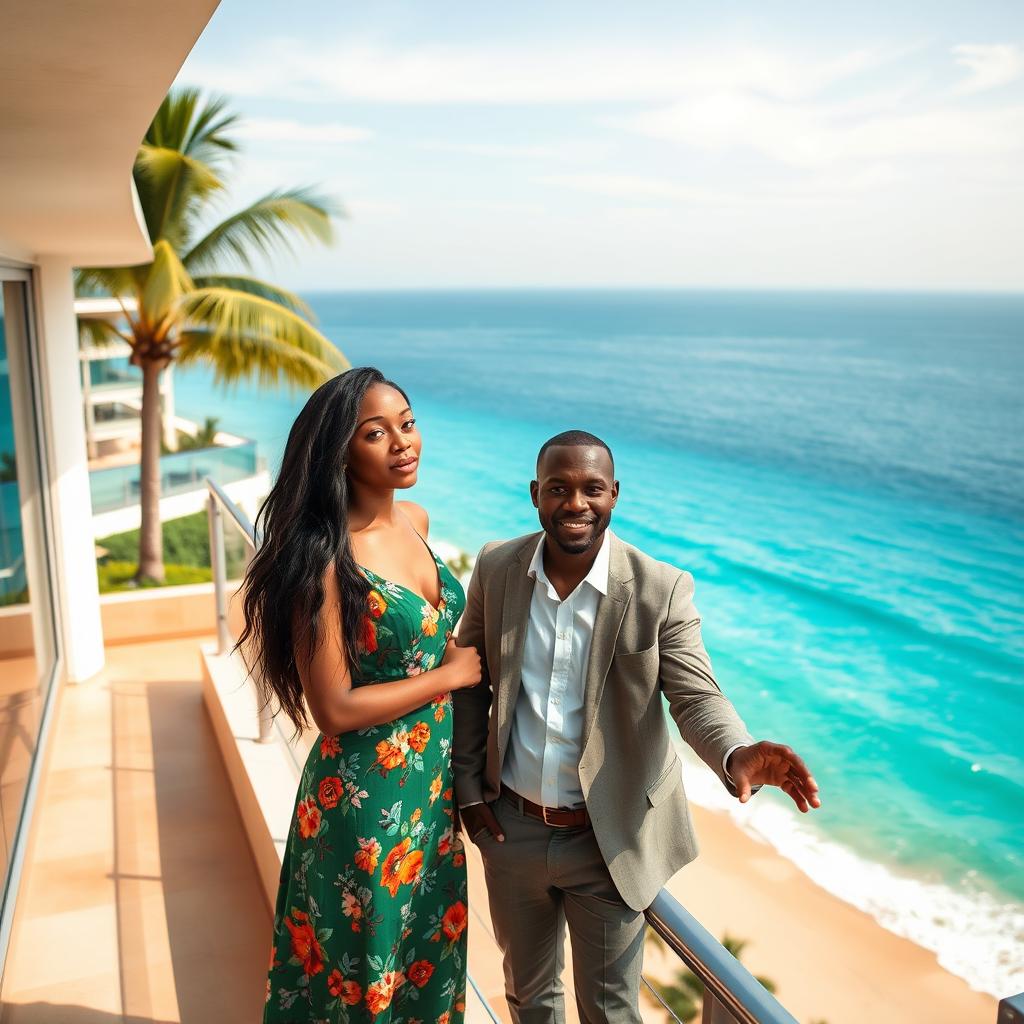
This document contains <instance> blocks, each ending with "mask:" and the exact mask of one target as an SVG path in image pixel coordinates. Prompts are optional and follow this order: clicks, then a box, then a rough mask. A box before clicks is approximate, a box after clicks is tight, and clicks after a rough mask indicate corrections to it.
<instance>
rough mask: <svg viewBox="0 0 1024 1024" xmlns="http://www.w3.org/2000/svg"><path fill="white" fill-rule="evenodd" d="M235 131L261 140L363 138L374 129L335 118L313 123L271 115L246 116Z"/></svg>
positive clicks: (312, 140) (346, 140) (242, 136)
mask: <svg viewBox="0 0 1024 1024" xmlns="http://www.w3.org/2000/svg"><path fill="white" fill-rule="evenodd" d="M235 131H236V134H238V135H239V136H240V137H241V138H245V139H257V140H259V141H260V142H302V143H310V142H312V143H317V142H321V143H336V142H363V141H364V140H366V139H370V138H372V137H373V133H372V132H370V131H367V129H365V128H356V127H353V126H352V125H347V124H339V123H338V122H336V121H331V122H320V123H312V122H306V121H293V120H287V119H284V118H268V117H250V118H246V119H245V120H243V121H241V122H240V123H239V125H238V127H237V129H235Z"/></svg>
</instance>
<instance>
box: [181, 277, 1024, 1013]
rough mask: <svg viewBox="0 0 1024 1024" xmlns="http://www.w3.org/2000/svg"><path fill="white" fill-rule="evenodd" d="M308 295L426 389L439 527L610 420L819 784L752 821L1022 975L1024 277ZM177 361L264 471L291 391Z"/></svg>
mask: <svg viewBox="0 0 1024 1024" xmlns="http://www.w3.org/2000/svg"><path fill="white" fill-rule="evenodd" d="M307 298H309V299H310V301H311V303H312V305H313V307H314V309H315V310H316V312H317V314H318V316H319V318H320V326H321V328H322V329H323V330H324V332H325V333H326V334H327V335H328V336H329V337H330V338H332V339H333V340H334V341H335V342H336V343H337V344H338V345H339V346H340V347H341V348H342V350H343V351H344V352H345V353H346V354H347V355H348V356H349V358H350V359H351V360H352V362H353V363H355V364H366V363H371V364H374V365H377V366H379V367H380V368H381V369H382V370H384V371H385V373H387V374H389V375H391V376H393V377H394V379H396V380H397V381H399V382H400V383H401V384H402V385H403V386H404V387H405V388H406V390H407V391H408V392H409V393H410V395H411V397H412V400H413V407H414V410H415V412H416V415H417V418H418V420H419V425H420V427H421V429H422V432H423V435H424V458H423V461H422V468H421V474H420V476H421V482H420V483H419V484H418V485H417V487H416V489H415V492H414V494H413V495H412V496H413V497H415V498H416V499H417V500H419V501H420V502H421V503H422V504H424V505H425V506H426V507H427V508H428V509H429V511H430V514H431V518H432V533H433V534H434V535H435V536H438V537H442V538H444V539H446V540H450V541H453V542H455V543H458V544H460V545H461V546H463V547H465V548H469V549H473V550H475V549H476V548H477V547H478V546H479V545H480V544H482V543H483V542H484V541H486V540H489V539H492V538H495V537H507V536H513V535H516V534H519V533H523V532H526V531H528V530H532V529H534V528H535V527H536V519H535V513H534V510H533V509H532V507H531V505H530V501H529V495H528V490H527V488H528V483H529V480H530V478H531V475H532V468H533V460H534V457H535V453H536V450H537V448H538V446H539V445H540V444H541V443H542V442H543V441H544V440H545V439H546V438H547V437H548V436H550V435H551V434H552V433H555V432H556V431H558V430H562V429H565V428H567V427H582V428H585V429H590V430H593V431H594V432H596V433H598V434H600V435H601V436H603V437H604V438H605V439H606V440H607V441H608V442H609V444H611V446H612V447H613V449H614V452H615V456H616V462H617V471H618V476H619V478H620V480H621V482H622V495H621V499H620V503H619V506H618V508H617V510H616V513H615V518H614V523H613V527H614V529H615V530H616V531H617V532H618V533H619V534H620V536H622V537H623V538H625V539H626V540H629V541H631V542H632V543H634V544H637V545H638V546H640V547H642V548H643V549H644V550H646V551H648V552H649V553H651V554H653V555H655V556H656V557H658V558H663V559H665V560H667V561H670V562H673V563H675V564H677V565H680V566H683V567H685V568H687V569H689V570H690V571H691V572H692V573H693V574H694V576H695V577H696V581H697V594H696V601H697V604H698V607H699V608H700V610H701V613H702V615H703V617H704V629H705V641H706V643H707V646H708V649H709V651H710V652H711V655H712V659H713V661H714V663H715V666H716V669H717V672H718V675H719V677H720V680H721V682H722V685H723V688H724V689H725V690H726V692H727V693H728V694H729V695H730V696H731V697H732V698H733V700H734V701H735V702H736V704H737V705H738V707H739V709H740V711H741V713H742V714H743V716H744V717H745V719H746V720H747V722H748V724H749V725H750V727H751V729H752V731H753V732H754V733H755V734H756V735H758V736H764V737H771V738H775V739H780V740H784V741H786V742H788V743H790V744H792V745H793V746H794V747H796V748H797V749H798V750H799V751H800V752H801V753H802V754H803V755H804V756H805V758H806V759H807V761H808V762H809V763H810V765H811V766H812V768H813V770H814V772H815V774H816V776H817V778H818V780H819V783H820V785H821V787H822V793H823V799H824V804H825V806H824V809H823V810H822V811H821V812H820V813H819V814H817V815H816V816H815V817H814V819H813V820H808V819H800V820H797V819H798V816H797V815H795V814H790V813H789V812H787V811H786V810H785V807H784V803H783V802H782V801H775V800H773V799H772V798H771V797H770V796H769V797H768V798H767V799H762V798H759V801H755V804H757V803H758V802H760V806H759V808H757V809H755V810H754V811H751V812H749V813H748V812H746V811H744V813H747V818H746V819H745V820H744V824H745V825H746V826H747V827H750V828H753V829H755V830H757V829H758V828H759V829H760V830H761V831H762V832H764V833H766V834H767V835H768V837H769V839H770V841H771V842H773V843H775V845H776V846H778V847H779V849H780V850H782V852H783V853H785V854H786V855H787V856H789V857H791V858H792V859H793V860H795V861H797V862H798V863H799V864H800V865H801V866H802V867H803V868H804V869H805V870H806V871H807V872H808V873H809V874H811V875H812V877H814V878H815V879H816V880H817V881H819V882H820V883H821V884H823V885H825V886H827V887H828V888H830V889H832V890H833V891H835V892H837V893H838V894H840V895H842V896H844V897H845V898H846V899H849V900H851V901H852V902H855V903H857V904H858V905H860V906H863V907H864V908H865V909H867V910H869V911H870V912H871V913H873V914H874V915H875V916H876V917H878V918H879V919H880V920H881V921H883V922H884V923H885V924H886V925H887V926H888V927H890V928H893V929H894V930H896V931H898V932H901V933H902V934H905V935H907V936H908V937H910V938H913V939H915V941H918V942H920V943H922V944H923V945H926V946H928V947H929V948H932V949H934V950H936V951H937V952H938V954H939V957H940V960H941V961H942V962H943V964H945V965H946V966H947V967H948V968H949V969H951V970H954V971H956V972H957V973H960V974H961V975H963V976H964V977H966V978H968V979H969V980H970V981H971V982H972V984H974V985H976V986H977V987H979V988H984V989H987V990H988V991H991V992H993V993H997V994H1006V993H1007V992H1008V991H1009V990H1010V989H1013V990H1014V991H1019V990H1021V989H1024V630H1022V628H1021V621H1022V612H1024V456H1022V451H1021V438H1022V437H1024V412H1022V403H1021V397H1020V396H1021V393H1022V385H1024V297H1009V296H1002V297H999V296H937V295H860V294H848V293H836V294H797V293H785V294H783V293H771V294H769V293H745V294H744V293H728V292H703V293H701V292H648V293H643V292H562V291H559V292H554V291H552V292H544V291H535V292H525V291H524V292H494V293H485V292H462V293H459V292H448V293H442V292H435V293H372V294H347V293H321V294H313V295H309V296H307ZM175 379H176V400H177V406H178V411H179V412H180V413H181V414H182V415H186V416H191V417H194V418H201V417H204V416H207V415H217V416H220V417H221V425H222V426H223V427H224V428H226V429H229V430H232V431H236V432H238V433H242V434H245V435H247V436H250V437H253V438H256V439H257V440H258V441H259V443H260V447H261V450H262V452H263V454H264V455H265V456H266V457H267V458H268V461H269V463H270V466H271V468H272V471H273V470H275V469H276V465H277V462H278V460H279V458H280V454H281V451H282V448H283V445H284V441H285V439H286V436H287V432H288V429H289V427H290V425H291V422H292V420H293V419H294V416H295V414H296V412H297V410H298V408H299V407H300V406H301V404H302V401H303V396H301V395H295V396H290V395H289V394H288V393H287V392H286V391H281V392H266V391H260V390H258V389H256V388H255V387H244V386H243V387H239V388H237V389H236V390H234V391H233V392H227V393H225V392H224V391H222V390H220V389H218V388H215V387H214V386H213V385H212V381H211V376H210V374H209V373H208V372H207V371H205V370H200V369H190V370H180V369H179V370H178V371H176V378H175ZM696 795H697V797H698V798H701V794H700V793H697V794H696ZM705 797H706V799H707V800H708V802H710V803H714V802H715V801H716V799H718V797H717V796H716V794H714V793H711V792H710V791H709V792H708V793H707V794H705ZM733 810H734V811H736V810H737V809H736V808H733Z"/></svg>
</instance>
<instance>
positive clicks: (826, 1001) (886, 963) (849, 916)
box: [646, 801, 998, 1024]
mask: <svg viewBox="0 0 1024 1024" xmlns="http://www.w3.org/2000/svg"><path fill="white" fill-rule="evenodd" d="M690 806H691V810H692V813H693V817H694V823H695V826H696V830H697V839H698V843H699V845H700V855H699V856H698V857H697V859H696V860H695V861H694V862H693V863H692V864H689V865H687V866H686V867H685V868H683V870H682V871H680V872H679V873H678V874H676V875H675V876H674V877H673V878H672V879H671V880H670V881H669V882H668V884H667V886H666V888H667V889H668V890H669V892H671V893H672V894H673V896H675V897H676V899H678V900H679V902H680V903H682V904H683V906H685V907H686V909H687V910H689V911H690V913H692V914H693V915H694V916H695V917H696V918H697V919H698V920H700V922H701V923H702V924H703V925H704V926H705V927H706V928H707V929H708V930H709V931H710V932H711V933H712V934H713V935H714V936H716V937H717V938H718V939H721V938H722V936H723V935H724V934H726V933H728V934H729V935H730V936H732V937H735V938H738V939H741V940H745V941H746V942H747V943H748V944H747V946H746V948H745V949H744V951H743V955H742V961H743V963H744V965H745V966H746V967H747V968H748V969H749V970H750V971H751V972H752V973H754V974H757V975H761V976H764V977H767V978H769V979H771V980H772V981H773V982H775V984H776V986H777V988H776V995H777V996H778V998H779V1000H780V1002H782V1003H783V1005H784V1006H785V1007H786V1008H787V1009H788V1010H789V1011H790V1012H791V1013H792V1014H793V1015H794V1016H795V1017H796V1018H797V1019H798V1020H800V1021H805V1022H810V1021H815V1022H817V1021H827V1024H863V1022H864V1021H871V1022H872V1024H906V1022H907V1021H913V1020H928V1021H931V1022H933V1024H947V1022H948V1024H965V1022H969V1021H978V1022H984V1021H994V1020H995V1017H996V1008H997V1004H998V1001H997V1000H996V999H995V998H994V997H993V996H990V995H988V994H986V993H982V992H978V991H975V990H974V989H972V988H970V986H969V985H968V983H967V982H966V981H965V980H963V979H962V978H960V977H958V976H957V975H955V974H952V973H951V972H949V971H947V970H946V969H945V968H943V967H942V966H941V965H940V964H939V962H938V960H937V958H936V956H935V954H934V953H932V952H930V951H929V950H927V949H925V948H924V947H923V946H919V945H917V944H916V943H914V942H912V941H911V940H910V939H905V938H902V937H900V936H898V935H896V934H895V933H893V932H890V931H889V930H887V929H886V928H884V927H883V926H882V925H881V924H880V923H879V922H878V921H876V920H875V919H874V918H873V917H872V916H871V915H870V914H868V913H867V912H866V911H863V910H859V909H858V908H857V907H855V906H853V905H852V904H850V903H847V902H846V901H844V900H842V899H841V898H840V897H838V896H835V895H833V894H832V893H830V892H828V891H827V890H825V889H823V888H821V887H820V886H818V885H817V884H816V883H815V882H813V881H812V880H811V879H810V878H809V877H808V876H807V875H806V874H805V873H804V872H803V871H802V870H801V869H800V868H799V867H798V866H797V865H796V864H794V863H793V862H791V861H789V860H788V859H786V858H785V857H784V856H783V855H782V854H781V853H779V852H778V851H776V850H775V849H774V848H773V847H772V846H770V845H769V844H768V843H767V842H765V841H763V840H759V839H757V838H755V837H754V836H752V835H749V834H748V833H747V832H746V831H744V830H743V829H742V828H741V827H740V826H739V825H738V824H737V823H736V822H734V821H733V820H732V819H731V818H730V817H729V816H728V815H727V814H725V813H722V812H716V811H712V810H709V809H707V808H706V807H702V806H701V805H700V804H694V803H693V802H692V801H691V804H690ZM673 965H674V958H672V959H668V958H666V956H665V954H664V953H662V952H660V951H658V950H655V949H648V952H647V958H646V968H647V969H648V970H649V971H650V973H653V974H654V975H655V976H657V977H659V978H660V979H661V980H667V979H668V978H669V977H670V976H671V973H672V971H673V969H674V967H673Z"/></svg>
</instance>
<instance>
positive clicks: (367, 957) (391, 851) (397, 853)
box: [263, 551, 467, 1024]
mask: <svg viewBox="0 0 1024 1024" xmlns="http://www.w3.org/2000/svg"><path fill="white" fill-rule="evenodd" d="M431 554H432V555H433V557H434V561H435V563H436V565H437V569H438V579H439V582H440V585H441V591H440V592H441V597H440V601H439V604H438V606H437V607H436V608H435V607H433V606H432V605H431V604H429V603H428V602H426V601H424V599H423V598H422V597H420V596H419V595H418V594H415V593H414V592H413V591H411V590H407V589H406V588H405V587H402V586H401V585H399V584H397V583H391V582H389V581H387V580H384V579H382V578H381V577H379V576H376V575H375V574H373V573H371V572H370V571H369V570H368V569H365V568H364V569H363V570H362V571H363V572H364V574H365V575H366V577H367V579H368V580H369V582H370V585H371V587H372V588H373V589H372V590H371V591H370V595H369V598H368V602H367V613H366V615H365V617H364V619H363V631H362V636H361V637H360V638H359V649H360V652H361V658H360V666H359V668H360V674H361V677H362V681H364V682H377V683H387V682H389V681H393V680H398V679H404V678H406V677H408V676H413V675H417V674H419V673H420V672H426V671H429V670H430V669H432V668H435V667H437V666H438V665H439V664H440V662H441V659H442V657H443V655H444V649H445V644H446V642H447V641H448V639H449V638H450V637H451V634H452V630H453V629H454V628H455V624H456V622H457V621H458V619H459V616H460V615H461V614H462V611H463V608H464V607H465V595H464V593H463V590H462V587H461V586H460V585H459V582H458V580H457V579H456V578H455V577H454V576H453V575H452V573H451V572H450V571H449V569H448V567H447V566H446V565H445V564H444V563H443V562H442V561H441V560H440V559H439V558H438V557H437V556H436V555H434V554H433V552H432V551H431ZM451 746H452V701H451V694H445V695H444V696H442V697H438V698H437V699H436V700H434V701H433V702H432V703H430V704H427V705H424V706H423V707H421V708H419V709H418V710H417V711H413V712H411V713H410V714H407V715H404V716H402V717H401V718H398V719H395V721H393V722H388V723H387V724H385V725H379V726H374V727H372V728H368V729H361V730H359V731H358V732H350V733H342V734H341V735H339V736H324V735H321V736H319V738H318V740H317V742H315V743H314V745H313V747H312V749H311V750H310V752H309V757H308V758H307V759H306V763H305V766H304V768H303V771H302V778H301V781H300V783H299V790H298V794H297V796H296V800H295V812H294V815H293V817H292V824H291V830H290V832H289V834H288V840H287V844H286V847H285V853H284V862H283V864H282V866H281V886H280V889H279V890H278V896H277V906H276V908H275V914H274V945H273V948H272V950H271V955H270V971H269V977H268V979H267V1001H266V1007H265V1011H264V1017H263V1019H264V1022H265V1024H284V1022H289V1024H293V1022H294V1024H298V1022H302V1024H313V1022H317V1024H319V1022H325V1024H326V1022H330V1024H335V1022H340V1024H347V1022H352V1024H461V1022H462V1020H463V1016H464V1011H465V992H466V924H467V920H466V866H465V855H464V853H463V848H462V843H461V841H460V840H459V839H458V838H456V836H455V835H454V832H453V803H452V774H451Z"/></svg>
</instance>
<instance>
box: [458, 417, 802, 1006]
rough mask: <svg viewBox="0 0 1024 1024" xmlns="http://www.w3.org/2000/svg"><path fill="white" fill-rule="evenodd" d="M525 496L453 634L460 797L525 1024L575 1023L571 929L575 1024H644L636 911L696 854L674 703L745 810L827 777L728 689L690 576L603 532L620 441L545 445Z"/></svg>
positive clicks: (487, 551)
mask: <svg viewBox="0 0 1024 1024" xmlns="http://www.w3.org/2000/svg"><path fill="white" fill-rule="evenodd" d="M530 494H531V497H532V499H533V504H534V506H535V507H536V508H537V510H538V513H539V517H540V523H541V526H542V527H543V531H542V532H540V533H536V534H532V535H530V536H527V537H521V538H519V539H517V540H512V541H506V542H497V543H492V544H488V545H486V546H485V547H484V549H483V550H482V551H481V552H480V555H479V557H478V559H477V563H476V568H475V570H474V572H473V578H472V581H471V583H470V585H469V594H468V599H467V607H466V611H465V613H464V615H463V618H462V623H461V627H460V631H459V641H458V642H459V644H460V645H463V646H468V645H473V646H474V647H476V648H477V650H478V651H479V652H480V656H481V659H482V661H483V667H484V671H483V680H482V682H481V683H480V685H479V686H477V687H475V688H472V689H466V690H460V691H459V692H458V693H456V694H455V698H454V699H455V739H454V745H453V762H454V771H455V788H456V797H457V800H458V803H459V807H460V813H461V817H462V822H463V826H464V828H465V830H466V834H467V835H468V836H469V837H470V838H471V839H472V840H473V841H474V842H475V843H476V844H477V845H478V846H479V848H480V852H481V855H482V857H483V862H484V869H485V873H486V878H487V887H488V894H489V899H490V905H491V919H492V922H493V925H494V933H495V936H496V937H497V940H498V943H499V945H500V946H501V948H502V951H503V953H504V958H505V985H506V995H507V999H508V1003H509V1007H510V1010H511V1013H512V1017H513V1019H514V1020H515V1021H517V1022H520V1024H540V1022H545V1024H547V1022H556V1021H557V1022H561V1021H562V1020H563V1019H564V1006H563V996H562V990H561V989H562V986H561V980H560V977H561V973H562V966H563V964H562V949H563V940H564V929H565V925H566V923H568V927H569V936H570V941H571V945H572V956H573V975H574V978H575V987H576V1001H577V1005H578V1007H579V1014H580V1019H581V1020H583V1021H586V1022H589V1024H598V1022H603V1021H612V1022H616V1024H618V1022H627V1021H628V1022H639V1021H640V1020H641V1017H640V1012H639V1006H638V992H639V983H640V970H641V961H642V957H643V944H644V943H643V940H644V917H643V911H644V910H645V908H647V907H648V906H649V905H650V904H651V903H652V902H653V900H654V897H655V896H656V895H657V893H658V891H659V890H660V889H661V887H662V885H664V883H665V882H666V881H667V880H668V879H669V878H670V877H671V876H672V875H673V874H675V872H676V871H678V870H679V868H681V867H682V866H683V865H684V864H686V863H688V862H689V861H690V860H692V859H693V858H694V857H695V856H696V853H697V846H696V842H695V839H694V835H693V829H692V826H691V822H690V815H689V810H688V807H687V802H686V797H685V794H684V792H683V782H682V776H681V768H680V762H679V758H678V757H677V755H676V753H675V750H674V748H673V745H672V742H671V740H670V737H669V732H668V728H667V724H666V719H665V715H664V711H663V701H662V694H664V695H665V697H667V698H668V704H669V710H670V713H671V715H672V718H673V719H674V721H675V723H676V725H677V726H678V728H679V731H680V733H681V734H682V737H683V739H684V740H685V741H686V742H687V743H688V744H689V745H690V746H691V747H692V748H693V749H694V750H695V751H696V752H697V753H698V754H699V755H700V757H701V759H702V760H703V761H705V762H706V763H707V764H708V765H709V766H710V767H711V768H712V770H713V771H714V772H715V773H716V774H717V775H718V777H719V778H720V779H721V780H722V782H723V784H724V785H725V786H726V787H727V789H728V790H729V792H730V793H732V794H733V795H734V796H737V797H738V798H739V799H740V800H741V801H744V802H745V801H746V800H748V799H749V798H750V796H751V794H752V793H753V792H755V791H756V789H757V788H759V787H760V786H761V785H775V786H780V787H781V788H782V789H783V790H784V791H785V792H787V793H788V794H789V795H790V796H791V797H792V799H793V801H794V803H795V804H796V805H797V807H799V808H800V810H801V811H807V810H808V809H810V808H811V807H818V806H820V801H819V799H818V787H817V785H816V783H815V782H814V779H813V778H812V777H811V775H810V773H809V772H808V770H807V768H806V766H805V765H804V763H803V762H802V761H801V759H800V758H799V757H798V756H797V755H796V754H795V753H793V751H792V750H790V749H789V748H788V747H785V746H781V745H779V744H776V743H769V742H766V741H761V742H755V741H754V740H753V738H752V737H751V736H750V734H749V733H748V732H747V729H746V727H745V726H744V724H743V722H742V720H741V719H740V717H739V716H738V715H737V713H736V711H735V710H734V708H733V706H732V704H730V703H729V701H728V700H727V699H726V697H725V696H724V695H723V694H722V691H721V690H720V689H719V687H718V684H717V683H716V681H715V677H714V675H713V673H712V670H711V663H710V662H709V660H708V656H707V653H706V652H705V650H704V645H703V643H702V641H701V634H700V618H699V616H698V614H697V611H696V609H695V608H694V606H693V603H692V601H691V598H692V595H693V579H692V577H691V576H690V574H689V573H687V572H681V571H680V570H679V569H676V568H674V567H673V566H670V565H667V564H666V563H664V562H658V561H655V560H654V559H653V558H650V557H648V556H647V555H645V554H643V553H642V552H641V551H638V550H637V549H636V548H634V547H631V546H630V545H628V544H625V543H623V542H622V541H621V540H619V539H618V538H617V537H615V536H614V535H613V534H612V533H611V532H610V531H609V530H608V524H609V522H610V521H611V515H612V509H614V507H615V503H616V501H617V500H618V495H619V484H618V481H617V480H615V469H614V463H613V460H612V454H611V451H610V450H609V448H608V446H607V445H606V444H605V443H604V442H603V441H601V440H600V439H599V438H597V437H595V436H594V435H593V434H589V433H586V432H583V431H578V430H572V431H567V432H565V433H562V434H559V435H558V436H556V437H553V438H552V439H551V440H550V441H548V442H547V443H546V444H545V445H544V447H543V448H542V449H541V451H540V455H539V457H538V460H537V479H536V480H534V481H533V482H532V483H531V485H530Z"/></svg>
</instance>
